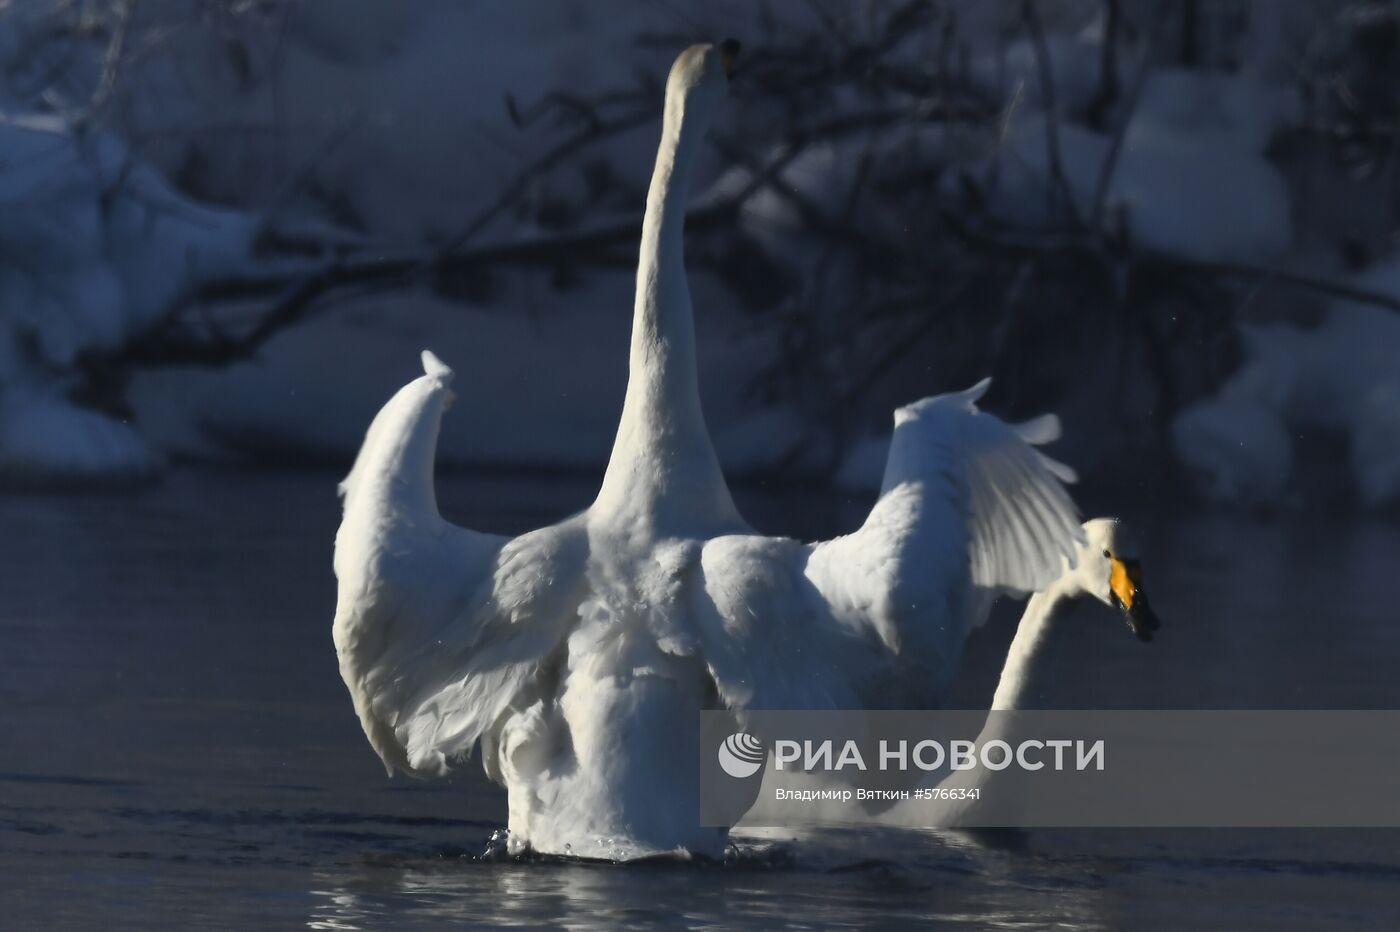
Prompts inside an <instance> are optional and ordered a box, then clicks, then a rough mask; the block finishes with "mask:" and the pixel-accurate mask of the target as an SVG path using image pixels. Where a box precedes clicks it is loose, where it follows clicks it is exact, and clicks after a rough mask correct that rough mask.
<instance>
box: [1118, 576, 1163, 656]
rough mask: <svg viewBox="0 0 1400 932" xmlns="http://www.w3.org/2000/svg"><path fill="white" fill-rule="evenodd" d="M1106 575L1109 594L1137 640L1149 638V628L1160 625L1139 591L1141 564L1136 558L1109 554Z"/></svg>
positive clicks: (1154, 628)
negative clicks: (1110, 556) (1109, 569)
mask: <svg viewBox="0 0 1400 932" xmlns="http://www.w3.org/2000/svg"><path fill="white" fill-rule="evenodd" d="M1110 559H1111V564H1112V570H1111V571H1110V572H1109V576H1108V588H1109V593H1110V594H1109V598H1110V600H1111V601H1112V602H1113V604H1114V606H1116V607H1117V608H1118V609H1119V610H1120V611H1122V612H1123V617H1124V618H1126V619H1127V621H1128V627H1129V628H1131V629H1132V631H1133V634H1136V635H1137V638H1138V640H1139V641H1150V640H1152V632H1154V631H1156V630H1157V629H1158V628H1160V627H1162V623H1161V622H1160V621H1158V620H1157V614H1156V613H1155V612H1153V611H1152V606H1151V605H1150V604H1149V603H1148V601H1147V593H1145V592H1143V591H1142V566H1141V565H1140V564H1139V563H1138V561H1136V560H1120V559H1118V558H1117V557H1112V558H1110Z"/></svg>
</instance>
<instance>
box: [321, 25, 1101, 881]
mask: <svg viewBox="0 0 1400 932" xmlns="http://www.w3.org/2000/svg"><path fill="white" fill-rule="evenodd" d="M724 58H725V56H724V55H723V54H722V50H721V49H719V48H715V47H711V46H708V45H702V46H694V47H692V48H690V49H688V50H686V51H685V52H684V53H682V55H681V56H680V57H679V58H678V59H677V61H676V64H675V66H674V67H673V68H672V70H671V75H670V78H669V80H668V82H667V90H666V107H665V114H664V120H663V128H662V140H661V146H660V150H659V152H658V156H657V165H656V172H655V174H654V176H653V179H652V185H651V190H650V193H649V195H648V200H647V212H646V218H645V221H644V225H643V230H642V245H641V256H640V262H639V267H638V273H637V300H636V306H635V309H634V320H633V332H632V349H631V358H630V376H629V382H628V388H627V396H626V400H625V402H624V405H623V413H622V419H621V423H620V425H619V428H618V434H617V439H616V442H615V445H614V447H613V453H612V457H611V460H610V461H609V464H608V470H607V474H606V476H605V477H604V480H603V484H602V488H601V489H600V491H599V494H598V498H597V499H596V500H595V502H594V503H593V505H592V506H591V507H590V508H589V509H587V510H586V511H584V512H582V513H581V514H578V515H575V516H574V517H572V518H569V519H567V520H565V521H563V522H561V523H559V524H556V525H554V526H552V527H547V528H542V529H540V530H537V531H532V532H530V533H528V534H524V535H522V536H520V537H517V538H514V539H507V538H504V537H498V536H493V535H489V534H480V533H476V532H474V531H468V530H464V529H461V528H457V527H454V526H452V525H450V524H448V523H447V522H446V521H444V520H443V519H442V517H441V515H440V514H439V513H438V510H437V504H436V499H435V496H434V492H433V477H432V470H433V456H434V451H435V448H436V443H437V435H438V429H439V424H440V421H441V417H442V413H443V411H444V409H445V408H446V406H447V403H448V401H449V400H450V399H451V397H452V395H451V389H450V383H451V379H452V373H451V370H450V369H448V368H447V367H446V366H445V365H444V364H443V363H442V362H440V361H439V360H437V358H436V357H434V356H432V354H431V353H424V359H423V362H424V370H425V374H424V375H423V376H421V377H419V378H418V379H416V380H414V381H413V382H411V383H409V384H408V385H407V386H405V387H404V388H403V389H401V390H400V391H399V392H398V394H397V395H395V396H394V398H393V399H391V400H390V401H389V403H388V404H387V405H385V407H384V409H383V410H382V411H380V413H379V415H378V416H377V417H376V418H375V419H374V422H373V424H371V426H370V429H369V432H368V435H367V436H366V438H365V443H364V446H363V448H362V449H361V451H360V454H359V457H358V459H357V460H356V463H355V466H354V468H353V469H352V470H351V472H350V475H349V477H348V478H347V479H346V480H345V482H344V483H343V485H342V487H341V488H342V493H343V495H344V499H345V515H344V520H343V522H342V524H341V528H340V531H339V534H338V535H337V537H336V553H335V569H336V576H337V578H338V579H339V584H340V585H339V603H338V606H337V611H336V617H335V624H334V634H335V643H336V650H337V652H338V654H339V657H340V668H341V674H342V676H343V677H344V679H345V682H346V685H347V686H348V687H349V689H350V693H351V696H352V697H353V699H354V702H355V708H356V711H357V712H358V714H359V716H360V721H361V723H362V724H363V726H364V729H365V734H366V735H367V736H368V738H369V740H370V743H371V744H372V745H373V747H374V749H375V750H376V751H377V752H378V754H379V756H380V757H381V758H382V759H383V760H384V763H385V766H386V767H387V768H388V769H389V771H390V772H391V773H392V772H393V771H394V770H402V771H405V772H407V773H411V774H416V775H424V776H434V775H440V774H444V773H446V772H448V771H450V770H451V769H452V768H453V767H455V766H458V765H459V764H460V763H462V762H463V761H465V760H466V759H467V758H468V757H469V756H470V754H471V752H472V750H473V748H474V747H475V746H476V745H477V744H478V743H479V744H480V746H481V749H482V756H483V762H484V765H485V767H486V771H487V773H488V774H489V775H490V776H491V777H492V779H495V780H497V781H500V782H502V783H504V784H505V785H506V787H507V788H508V790H509V796H510V843H511V848H512V850H522V849H524V848H526V847H528V848H531V849H534V850H537V851H542V852H548V853H555V854H572V855H578V856H586V857H602V858H611V859H627V858H632V857H640V856H646V855H650V854H655V853H659V852H668V851H673V850H675V849H678V848H681V849H684V850H686V851H688V852H691V853H694V854H702V855H709V856H717V855H719V854H721V853H722V851H723V846H724V842H725V833H724V832H723V830H720V829H714V828H702V827H701V826H700V825H699V824H698V787H697V780H698V773H699V758H698V754H699V748H698V740H697V738H698V724H699V715H698V711H699V710H700V709H702V708H728V709H730V710H732V711H733V712H734V714H735V715H736V716H739V717H742V715H743V714H744V712H745V710H747V709H753V708H824V707H851V706H856V705H868V706H880V705H886V706H888V705H905V706H908V705H931V704H936V703H938V702H939V701H940V700H941V698H942V694H943V692H944V690H946V689H947V688H948V687H949V686H950V685H951V683H952V681H953V678H954V676H955V674H956V670H957V666H958V662H959V659H960V655H961V649H962V644H963V640H964V638H965V637H966V635H967V632H968V630H969V628H970V627H971V626H972V625H974V624H975V623H977V621H978V620H980V618H981V617H982V615H983V614H984V613H985V610H986V607H987V606H988V604H989V603H990V601H991V599H992V598H993V597H994V596H995V595H996V594H998V593H1000V592H1002V591H1006V590H1010V591H1017V592H1027V591H1031V590H1034V589H1038V588H1041V587H1042V586H1044V585H1046V584H1048V583H1050V582H1052V581H1053V580H1055V579H1056V578H1057V577H1058V576H1059V575H1060V573H1061V571H1062V568H1063V565H1064V561H1065V560H1066V559H1068V560H1073V558H1074V553H1075V545H1076V543H1077V542H1078V541H1079V540H1080V539H1081V533H1080V528H1079V524H1078V521H1077V518H1076V517H1075V510H1074V507H1073V504H1072V503H1071V501H1070V499H1069V497H1068V496H1067V494H1066V493H1065V491H1064V488H1063V486H1062V485H1061V481H1062V480H1064V479H1069V478H1070V473H1069V471H1068V470H1067V469H1066V468H1065V467H1063V466H1061V465H1059V464H1057V463H1055V462H1054V461H1052V460H1049V459H1048V458H1046V457H1044V456H1043V455H1041V454H1040V453H1039V452H1037V451H1036V450H1035V449H1034V448H1033V446H1032V444H1036V443H1042V442H1045V441H1048V440H1051V439H1053V438H1054V437H1055V436H1056V435H1057V433H1058V424H1057V423H1056V422H1055V420H1054V419H1053V418H1051V417H1047V418H1042V419H1039V420H1037V421H1035V422H1032V423H1031V424H1028V425H1024V426H1022V427H1019V428H1017V427H1011V426H1008V425H1007V424H1005V423H1003V422H1002V421H1000V420H998V419H997V418H995V417H993V416H991V415H988V414H985V413H982V412H980V411H979V410H978V409H977V406H976V402H977V400H978V399H979V398H980V397H981V395H982V393H983V392H984V391H985V389H986V384H987V383H985V382H983V383H982V384H980V385H978V386H976V387H974V388H972V389H970V390H968V391H966V392H962V393H958V394H952V395H943V396H938V397H935V398H928V399H924V400H923V401H919V402H916V403H915V404H912V405H909V406H907V407H904V408H901V409H900V410H899V411H898V412H896V414H895V432H894V438H893V442H892V445H891V450H890V456H889V463H888V466H887V468H886V472H885V479H884V485H883V488H882V490H881V494H880V498H879V501H878V502H877V503H876V505H875V507H874V508H873V509H872V511H871V513H870V515H869V517H868V518H867V519H866V521H865V523H864V524H863V525H862V527H861V528H860V529H859V530H858V531H856V532H855V533H853V534H850V535H847V536H845V537H841V538H837V539H835V540H831V541H825V542H821V543H817V544H810V545H808V544H802V543H799V542H797V541H794V540H789V539H785V538H771V537H763V536H760V535H758V534H756V533H755V532H754V531H752V530H751V529H750V528H748V527H747V526H746V525H745V524H744V523H743V520H742V519H741V518H740V516H739V514H738V511H737V509H736V508H735V507H734V504H733V501H732V499H731V497H730V494H729V491H728V488H727V487H726V486H725V483H724V479H723V476H722V475H721V473H720V469H719V464H718V460H717V458H716V457H715V454H714V450H713V448H712V446H711V444H710V439H709V434H708V431H707V430H706V427H705V423H704V417H703V414H702V412H701V410H700V401H699V392H698V388H697V378H696V371H695V354H694V328H693V321H692V316H691V307H690V295H689V290H688V287H687V284H686V280H685V269H684V264H683V255H682V225H683V222H684V213H685V203H686V198H687V194H688V177H689V167H690V163H691V161H692V159H693V156H694V153H695V151H696V149H697V147H698V145H699V141H700V139H701V137H702V136H703V133H704V130H705V125H706V123H707V122H708V119H709V115H710V113H711V111H712V110H713V109H714V107H715V106H716V105H717V104H718V102H719V101H720V99H721V98H722V97H723V94H724V90H725V87H726V84H727V78H726V71H725V65H724Z"/></svg>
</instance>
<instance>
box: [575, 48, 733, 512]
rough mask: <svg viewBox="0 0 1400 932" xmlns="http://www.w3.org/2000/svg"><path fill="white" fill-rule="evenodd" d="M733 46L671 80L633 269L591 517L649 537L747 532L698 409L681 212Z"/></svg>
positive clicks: (688, 59)
mask: <svg viewBox="0 0 1400 932" xmlns="http://www.w3.org/2000/svg"><path fill="white" fill-rule="evenodd" d="M734 51H735V48H734V47H733V46H732V45H731V44H729V43H723V44H721V45H697V46H693V47H691V48H690V49H687V50H686V52H685V53H684V54H682V55H681V56H680V57H679V58H678V59H677V60H676V63H675V65H674V66H673V67H672V68H671V73H670V75H669V77H668V78H667V81H666V103H665V109H664V113H663V116H662V125H661V145H660V147H659V149H658V150H657V154H656V168H655V170H654V172H653V173H652V178H651V187H650V189H649V190H648V192H647V206H646V214H645V217H644V219H643V221H642V239H641V253H640V256H639V259H638V263H637V293H636V300H635V304H634V307H633V316H632V346H631V353H630V356H629V360H628V376H627V395H626V398H625V400H624V402H623V405H622V420H621V423H620V424H619V425H618V429H617V437H616V439H615V440H614V441H613V449H612V455H611V457H610V458H609V460H608V469H607V473H606V474H605V476H604V477H603V485H602V488H601V489H600V490H599V492H598V497H597V499H596V500H595V502H594V504H593V507H592V508H591V509H590V514H591V515H592V516H593V517H595V518H602V519H604V520H606V521H610V522H612V523H615V524H624V525H630V526H632V529H633V530H634V531H635V532H637V533H641V534H643V535H645V536H648V537H663V536H695V535H697V534H703V533H706V532H722V531H725V530H729V529H741V528H743V527H744V525H743V521H742V519H741V518H740V517H739V512H738V510H737V509H736V508H735V507H734V501H733V499H732V497H731V496H730V494H729V488H728V486H727V485H725V482H724V476H723V474H722V473H721V471H720V467H719V459H718V457H717V456H716V455H715V450H714V446H713V445H712V444H711V442H710V435H709V431H708V430H707V429H706V426H705V416H704V413H703V412H702V411H701V409H700V388H699V380H698V378H697V374H696V361H695V322H694V319H693V315H692V312H691V303H690V288H689V285H688V284H687V282H686V274H685V252H684V233H685V210H686V201H687V198H688V196H689V188H690V178H691V173H692V171H693V169H694V163H695V161H696V158H697V153H698V150H699V149H700V145H701V141H702V139H703V138H704V135H705V132H706V130H707V128H708V126H709V123H710V120H711V118H712V116H713V114H714V111H715V110H716V108H717V107H718V106H719V104H720V102H721V101H722V100H723V98H724V96H725V94H726V91H727V87H728V61H729V60H730V58H731V57H732V55H733V53H734Z"/></svg>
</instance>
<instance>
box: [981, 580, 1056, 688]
mask: <svg viewBox="0 0 1400 932" xmlns="http://www.w3.org/2000/svg"><path fill="white" fill-rule="evenodd" d="M1068 605H1069V601H1068V599H1067V598H1066V596H1065V594H1064V592H1063V591H1062V590H1061V589H1060V587H1058V586H1052V587H1050V588H1049V589H1047V590H1045V591H1043V592H1037V593H1035V594H1034V595H1032V596H1031V597H1030V599H1028V600H1027V601H1026V610H1025V612H1024V613H1023V614H1022V615H1021V623H1020V624H1019V625H1018V626H1017V627H1016V635H1015V637H1013V638H1012V639H1011V647H1010V648H1009V649H1008V650H1007V652H1006V663H1005V664H1004V665H1003V666H1002V668H1001V679H1000V680H998V681H997V689H996V693H995V694H993V696H992V709H991V710H992V711H993V712H1005V711H1011V710H1014V709H1024V708H1026V707H1027V704H1028V702H1033V700H1034V699H1035V698H1036V697H1038V696H1040V695H1043V693H1044V692H1045V687H1046V685H1047V682H1048V680H1049V676H1050V666H1051V665H1050V663H1049V662H1048V661H1049V660H1050V656H1049V653H1050V651H1049V649H1048V648H1049V646H1050V634H1051V632H1052V630H1053V629H1054V627H1055V623H1056V621H1057V620H1058V619H1059V618H1060V617H1061V616H1062V615H1063V614H1064V610H1065V608H1066V607H1067V606H1068Z"/></svg>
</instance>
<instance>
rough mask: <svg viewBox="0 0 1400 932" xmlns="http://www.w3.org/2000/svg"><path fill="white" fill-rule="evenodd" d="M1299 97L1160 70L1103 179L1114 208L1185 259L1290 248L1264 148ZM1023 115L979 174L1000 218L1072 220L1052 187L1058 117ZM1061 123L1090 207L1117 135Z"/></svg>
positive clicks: (1277, 176)
mask: <svg viewBox="0 0 1400 932" xmlns="http://www.w3.org/2000/svg"><path fill="white" fill-rule="evenodd" d="M1290 100H1291V98H1289V96H1288V94H1287V93H1285V92H1284V91H1282V90H1280V89H1277V88H1273V87H1271V86H1261V85H1256V84H1254V83H1253V82H1252V81H1250V80H1249V79H1248V78H1243V77H1236V76H1224V75H1215V76H1201V75H1195V74H1187V73H1183V72H1174V71H1171V70H1163V71H1160V72H1158V73H1155V74H1154V75H1152V79H1151V80H1149V82H1148V84H1147V87H1146V89H1145V91H1144V96H1143V100H1142V101H1141V104H1140V106H1139V107H1138V109H1137V110H1136V111H1135V112H1134V114H1133V117H1132V119H1131V121H1130V122H1129V124H1128V126H1127V128H1126V130H1125V131H1124V134H1123V140H1122V145H1121V148H1120V150H1119V152H1118V154H1117V161H1116V163H1115V164H1114V165H1113V166H1112V174H1111V175H1110V176H1109V178H1108V181H1107V184H1106V185H1105V186H1104V202H1103V207H1104V211H1105V216H1108V217H1115V218H1117V219H1118V221H1119V222H1120V223H1121V224H1122V225H1124V226H1125V227H1126V233H1127V235H1128V237H1129V239H1130V241H1131V242H1132V243H1133V244H1134V245H1137V246H1141V247H1146V248H1148V249H1152V250H1156V251H1158V252H1162V253H1166V254H1168V255H1172V256H1177V257H1180V258H1184V259H1192V260H1199V261H1213V260H1232V259H1233V260H1254V261H1266V260H1270V259H1275V258H1277V257H1278V256H1280V255H1282V254H1284V253H1285V252H1286V251H1287V250H1288V249H1289V248H1290V246H1291V245H1292V211H1291V201H1290V196H1289V191H1288V187H1287V183H1286V182H1285V180H1284V178H1283V175H1282V174H1281V173H1280V172H1279V171H1278V169H1276V168H1275V167H1274V166H1273V165H1271V164H1270V163H1269V162H1268V161H1267V160H1266V159H1265V158H1264V156H1263V149H1264V146H1265V144H1266V142H1267V139H1268V138H1269V137H1270V136H1271V135H1272V133H1273V132H1274V131H1275V129H1276V128H1277V126H1278V125H1280V124H1281V123H1282V122H1284V121H1286V119H1288V118H1289V115H1290V114H1292V113H1293V111H1292V110H1291V109H1290ZM1206 101H1209V102H1210V103H1209V105H1207V104H1206V103H1205V102H1206ZM1018 114H1019V115H1018V116H1016V117H1015V118H1014V119H1013V120H1012V123H1011V125H1010V126H1009V127H1008V129H1007V133H1006V137H1005V139H1004V140H1003V142H1002V145H1001V148H1000V151H999V152H998V153H997V155H996V157H995V158H993V159H992V160H991V161H990V162H989V163H988V164H987V165H984V166H982V167H981V169H980V170H979V171H977V172H976V173H975V177H980V179H981V186H982V187H983V188H984V189H986V190H988V191H989V193H990V195H991V197H990V209H991V211H992V213H993V215H994V216H995V217H996V218H997V219H998V220H999V221H1001V222H1003V223H1007V224H1010V225H1012V226H1015V227H1018V228H1031V229H1035V228H1044V227H1046V226H1047V225H1051V224H1052V223H1054V222H1056V221H1058V220H1060V219H1061V218H1059V217H1057V216H1055V215H1054V213H1053V211H1054V210H1056V209H1057V207H1056V206H1055V204H1054V202H1053V201H1052V200H1051V199H1050V198H1049V197H1048V196H1047V195H1048V193H1049V192H1050V186H1051V172H1050V154H1049V153H1050V150H1049V148H1048V143H1047V131H1048V128H1047V125H1046V123H1047V117H1046V116H1045V115H1044V114H1042V113H1038V112H1034V111H1031V110H1022V111H1018ZM1055 132H1056V135H1057V137H1058V143H1059V145H1058V153H1059V161H1060V167H1061V171H1062V174H1063V177H1064V181H1065V184H1066V187H1067V189H1068V194H1069V197H1070V199H1071V201H1072V202H1073V204H1074V208H1075V210H1076V212H1077V213H1078V214H1079V215H1080V216H1081V217H1087V216H1089V215H1090V213H1091V212H1092V209H1093V207H1094V202H1095V198H1096V197H1097V196H1098V193H1099V188H1100V186H1101V185H1102V184H1103V181H1102V178H1103V176H1104V173H1105V169H1106V167H1107V165H1108V160H1109V158H1110V157H1111V153H1112V147H1113V140H1112V138H1111V137H1110V136H1109V135H1107V134H1105V133H1099V132H1095V131H1094V130H1091V129H1088V128H1086V127H1084V126H1082V125H1079V124H1077V123H1073V122H1069V121H1059V122H1058V123H1057V126H1056V128H1055Z"/></svg>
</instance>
